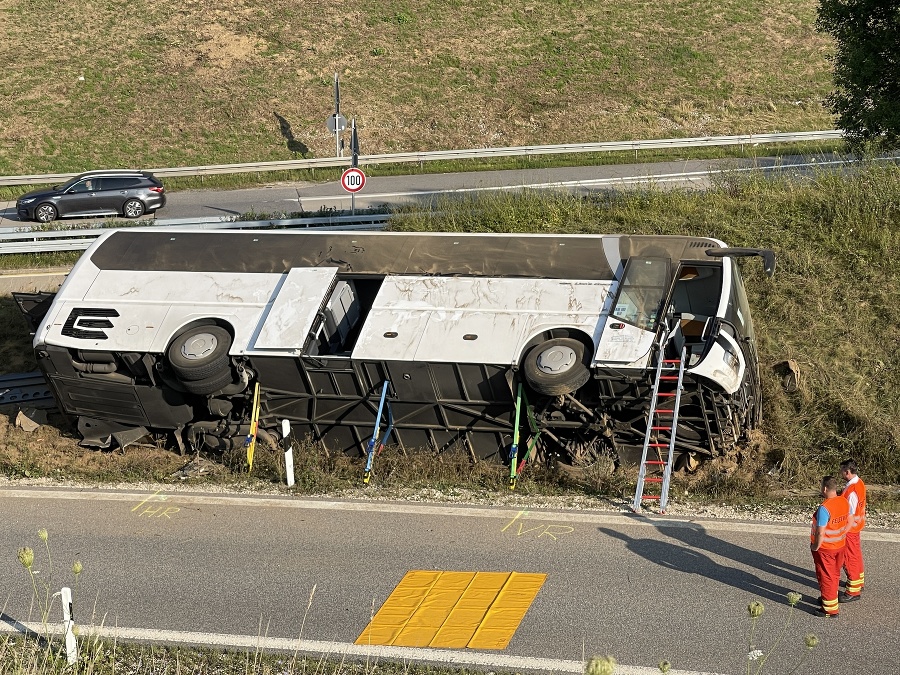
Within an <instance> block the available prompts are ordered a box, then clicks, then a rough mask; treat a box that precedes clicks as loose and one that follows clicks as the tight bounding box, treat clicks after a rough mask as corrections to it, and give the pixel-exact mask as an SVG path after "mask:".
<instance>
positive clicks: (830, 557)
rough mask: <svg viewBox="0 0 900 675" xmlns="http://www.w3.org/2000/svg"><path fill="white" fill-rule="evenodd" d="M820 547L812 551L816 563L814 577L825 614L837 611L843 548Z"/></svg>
mask: <svg viewBox="0 0 900 675" xmlns="http://www.w3.org/2000/svg"><path fill="white" fill-rule="evenodd" d="M845 548H846V547H845V546H841V548H837V549H834V548H820V549H819V550H818V551H813V554H812V555H813V561H814V562H815V563H816V579H818V581H819V591H820V592H821V593H822V609H823V610H824V611H825V613H826V614H837V613H838V587H839V586H840V583H841V568H842V567H843V566H844V549H845Z"/></svg>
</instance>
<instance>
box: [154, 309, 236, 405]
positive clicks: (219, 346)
mask: <svg viewBox="0 0 900 675" xmlns="http://www.w3.org/2000/svg"><path fill="white" fill-rule="evenodd" d="M230 347H231V335H230V334H229V333H228V331H227V330H225V329H224V328H220V327H219V326H212V325H204V326H196V327H194V328H191V329H189V330H186V331H185V332H184V333H182V334H181V335H179V336H178V337H176V338H175V339H174V340H172V344H170V345H169V349H168V350H167V351H166V356H167V357H168V359H169V363H170V364H171V365H172V369H173V370H174V371H175V374H176V375H178V378H179V379H180V380H182V382H184V381H198V380H206V379H208V378H210V377H213V376H216V375H218V374H219V373H221V372H226V373H229V377H230V369H229V368H228V349H229V348H230ZM194 393H197V392H194Z"/></svg>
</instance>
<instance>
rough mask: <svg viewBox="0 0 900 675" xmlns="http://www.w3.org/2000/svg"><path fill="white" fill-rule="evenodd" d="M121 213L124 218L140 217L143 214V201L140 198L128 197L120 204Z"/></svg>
mask: <svg viewBox="0 0 900 675" xmlns="http://www.w3.org/2000/svg"><path fill="white" fill-rule="evenodd" d="M122 213H124V214H125V217H126V218H140V217H141V216H142V215H144V203H143V202H142V201H141V200H140V199H129V200H128V201H127V202H125V203H124V204H122Z"/></svg>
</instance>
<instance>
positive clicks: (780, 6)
mask: <svg viewBox="0 0 900 675" xmlns="http://www.w3.org/2000/svg"><path fill="white" fill-rule="evenodd" d="M815 10H816V2H815V0H784V1H783V2H779V3H774V4H773V3H771V2H764V1H763V0H721V1H720V2H716V3H701V4H698V3H696V2H689V1H688V0H676V1H674V2H664V3H646V2H641V1H638V0H622V1H621V2H614V3H609V2H604V3H599V2H592V1H591V0H532V1H530V2H525V3H508V2H498V1H497V0H489V1H487V2H485V1H483V0H479V1H475V0H447V1H445V2H431V1H430V0H402V1H401V0H363V1H362V2H359V3H354V4H353V5H351V6H348V5H329V4H327V3H326V4H322V3H319V2H311V1H310V0H271V1H270V2H265V3H258V2H247V1H246V0H217V1H216V2H212V1H211V0H188V1H186V2H180V3H174V2H165V1H164V2H148V1H145V0H132V1H131V2H127V3H126V2H124V1H123V0H85V1H84V2H79V3H77V4H75V3H58V2H53V1H51V0H2V1H0V62H2V63H3V68H2V69H0V91H2V92H3V94H4V95H3V96H2V97H0V175H3V174H27V173H48V172H55V171H78V170H84V169H92V168H108V167H113V166H137V167H143V168H152V167H161V166H179V165H197V164H213V163H225V162H249V161H263V160H276V159H290V158H292V157H298V156H301V155H305V156H331V155H333V154H334V151H335V146H334V138H333V136H330V135H329V134H328V132H327V130H326V128H325V120H326V117H327V116H328V115H329V114H331V113H332V112H333V110H334V105H333V100H332V85H333V76H334V73H335V72H338V73H339V74H340V77H341V85H342V112H343V113H344V114H345V115H346V116H347V118H348V119H349V118H351V117H353V118H356V120H357V123H358V125H359V129H360V140H361V145H362V151H363V153H364V154H368V153H380V152H392V151H413V150H424V149H450V148H468V147H481V146H505V145H523V144H538V143H563V142H576V141H578V142H585V141H604V140H621V139H630V138H668V137H673V136H697V135H710V134H746V133H763V132H774V131H795V130H809V129H821V128H831V125H832V120H831V117H830V115H829V114H828V113H827V112H826V111H825V110H824V109H823V107H822V105H821V100H822V97H823V96H824V95H825V94H826V93H827V92H828V90H829V86H830V68H829V64H828V61H827V55H828V53H829V50H830V48H831V42H830V40H829V38H827V37H826V36H822V35H818V34H817V33H816V32H815V29H814V22H815ZM348 140H349V139H348Z"/></svg>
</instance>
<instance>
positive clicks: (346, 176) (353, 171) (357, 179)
mask: <svg viewBox="0 0 900 675" xmlns="http://www.w3.org/2000/svg"><path fill="white" fill-rule="evenodd" d="M365 184H366V174H364V173H363V172H362V169H360V168H359V167H357V166H351V167H350V168H349V169H344V173H342V174H341V187H342V188H344V189H345V190H346V191H347V192H349V193H350V213H351V214H353V213H355V211H356V203H355V200H354V196H355V195H356V193H357V192H359V191H360V190H362V189H363V187H364V186H365Z"/></svg>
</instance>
